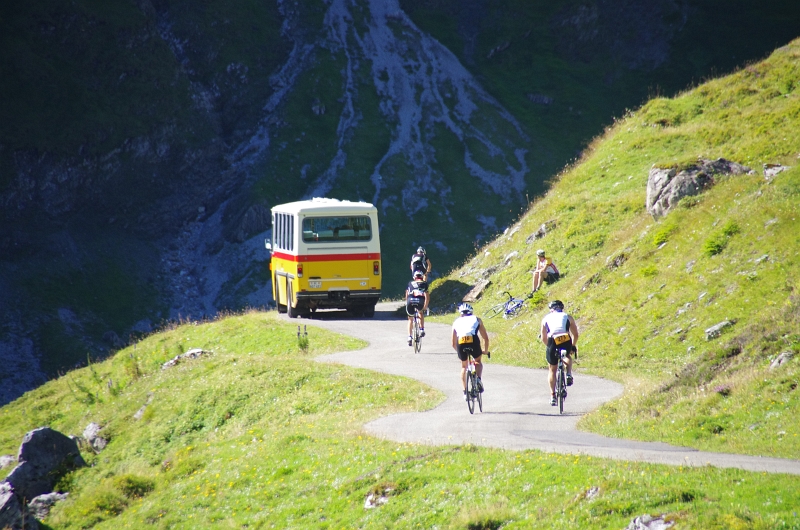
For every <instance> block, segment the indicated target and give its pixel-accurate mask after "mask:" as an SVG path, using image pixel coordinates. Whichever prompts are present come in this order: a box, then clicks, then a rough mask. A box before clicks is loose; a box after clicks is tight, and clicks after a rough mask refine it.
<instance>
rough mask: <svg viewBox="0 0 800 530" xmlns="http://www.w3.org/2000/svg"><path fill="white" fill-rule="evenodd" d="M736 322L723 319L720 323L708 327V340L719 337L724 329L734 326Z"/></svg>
mask: <svg viewBox="0 0 800 530" xmlns="http://www.w3.org/2000/svg"><path fill="white" fill-rule="evenodd" d="M734 323H735V321H734V320H723V321H722V322H720V323H719V324H714V325H713V326H711V327H710V328H708V329H706V340H711V339H715V338H717V337H719V336H720V335H722V330H724V329H725V328H728V327H730V326H732V325H733V324H734Z"/></svg>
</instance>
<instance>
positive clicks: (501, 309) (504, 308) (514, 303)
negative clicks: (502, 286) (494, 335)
mask: <svg viewBox="0 0 800 530" xmlns="http://www.w3.org/2000/svg"><path fill="white" fill-rule="evenodd" d="M503 292H504V294H506V295H508V300H506V301H505V302H501V303H499V304H497V305H494V306H492V307H491V308H489V310H488V311H487V312H486V314H485V315H484V316H485V317H486V318H494V317H496V316H497V315H503V318H514V317H516V316H517V315H519V314H520V313H522V311H523V310H524V309H525V300H523V299H522V298H514V297H513V296H511V293H509V292H508V291H503Z"/></svg>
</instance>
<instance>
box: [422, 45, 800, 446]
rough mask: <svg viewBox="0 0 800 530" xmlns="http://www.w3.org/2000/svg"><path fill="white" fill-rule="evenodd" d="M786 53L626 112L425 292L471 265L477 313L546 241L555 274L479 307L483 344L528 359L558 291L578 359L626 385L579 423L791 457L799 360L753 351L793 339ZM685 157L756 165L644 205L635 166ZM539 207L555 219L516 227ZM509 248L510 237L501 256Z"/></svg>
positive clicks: (799, 115)
mask: <svg viewBox="0 0 800 530" xmlns="http://www.w3.org/2000/svg"><path fill="white" fill-rule="evenodd" d="M798 58H800V41H795V42H793V43H792V44H791V45H789V46H786V47H784V48H781V49H779V50H777V51H776V52H775V53H774V54H773V55H772V56H771V57H770V58H768V59H767V60H765V61H764V62H762V63H758V64H753V65H751V66H748V67H746V68H744V69H742V70H741V71H739V72H736V73H735V74H733V75H731V76H728V77H724V78H720V79H716V80H713V81H709V82H707V83H706V84H703V85H701V86H699V87H697V88H696V89H693V90H690V91H687V92H685V93H683V94H681V95H679V96H677V97H675V98H671V99H670V98H657V99H654V100H652V101H651V102H649V103H647V104H646V105H644V106H643V107H642V108H641V109H639V110H637V111H635V112H629V113H628V114H627V115H626V116H625V117H624V118H623V119H620V120H618V121H617V122H616V123H615V124H614V126H613V127H610V128H609V129H608V130H607V131H606V133H605V134H604V135H603V136H602V137H600V138H597V139H596V140H595V141H594V142H593V143H592V145H591V146H590V149H588V150H587V151H586V152H585V154H584V156H583V157H582V159H581V160H580V161H578V162H576V164H575V165H573V166H571V167H568V168H566V169H565V171H564V172H563V173H562V174H561V175H560V176H559V177H558V178H557V179H555V181H554V183H553V188H552V189H551V191H550V192H548V193H547V194H546V195H545V196H544V197H543V198H541V199H540V200H538V201H537V202H536V203H534V204H533V205H532V206H531V208H530V209H529V211H528V212H527V213H526V214H525V215H524V216H523V217H522V218H521V219H520V220H519V221H518V223H517V224H515V225H514V226H513V227H512V229H511V230H509V232H508V234H507V235H503V236H500V237H499V238H497V239H496V240H495V241H493V242H491V243H489V244H487V245H486V246H485V247H484V248H482V249H480V250H479V251H478V253H477V254H475V255H474V256H473V258H472V259H470V260H468V261H467V262H466V263H465V264H464V265H462V266H461V267H459V268H457V269H456V270H454V271H453V273H451V274H450V275H449V276H448V277H447V278H444V279H442V280H440V281H439V282H437V283H436V284H434V290H433V292H432V298H433V300H434V305H436V300H437V299H439V297H440V291H439V289H440V288H441V289H442V291H441V298H442V299H444V300H447V301H448V302H449V303H452V302H453V301H455V300H451V299H453V298H455V297H454V294H453V292H451V290H452V288H451V287H450V286H453V285H462V286H464V287H465V288H468V287H469V285H471V284H473V283H474V282H475V281H477V279H478V278H481V277H483V275H484V274H485V272H484V271H487V270H489V271H492V270H494V272H493V273H492V274H490V275H489V279H490V280H491V282H492V283H491V285H490V286H489V287H488V288H487V290H486V292H485V294H484V296H483V298H482V300H480V301H479V302H478V303H477V304H475V305H476V310H477V311H478V313H481V312H482V311H485V310H486V309H488V308H489V307H491V306H492V305H494V304H495V303H497V302H499V301H501V299H502V297H503V295H502V291H505V290H508V291H510V292H512V293H513V294H515V295H517V296H520V295H522V294H523V293H526V292H529V291H530V289H531V278H530V274H528V272H527V271H528V270H530V269H531V268H532V264H533V262H534V259H535V255H534V253H535V250H536V248H545V249H547V251H548V255H549V256H552V257H553V258H554V260H555V262H556V264H557V265H558V266H559V268H560V270H561V271H562V279H561V281H559V282H558V283H556V284H553V285H550V286H546V287H545V290H544V291H540V292H541V293H542V294H541V295H540V297H536V298H534V299H532V300H531V301H529V304H530V306H531V308H532V309H533V311H529V312H528V313H526V314H524V315H522V316H521V317H520V318H518V319H515V320H512V321H504V320H502V319H493V320H490V321H488V322H487V326H488V329H489V331H490V333H491V334H492V335H493V346H492V352H493V354H494V355H493V356H492V358H493V359H494V358H495V356H496V358H497V360H498V361H499V362H504V363H511V364H518V365H522V366H535V367H544V366H545V361H544V355H543V348H542V346H541V344H540V343H539V341H538V339H537V338H536V336H537V335H538V332H539V325H540V321H541V318H542V316H543V315H544V312H545V303H546V301H547V300H550V299H554V298H559V299H561V300H564V301H565V302H566V306H567V311H568V312H569V313H571V314H573V315H574V316H575V317H576V318H577V321H578V323H579V326H580V327H581V330H582V333H581V339H580V342H579V346H580V349H581V363H580V369H581V371H585V372H589V373H593V374H597V375H602V376H605V377H610V378H612V379H615V380H618V381H620V382H622V383H624V384H625V386H626V392H625V394H624V396H623V397H622V398H621V399H619V400H617V401H616V402H615V403H611V404H608V405H606V406H604V407H602V408H601V409H600V410H598V411H597V412H595V413H593V414H590V415H589V416H587V417H586V418H584V419H583V420H582V422H581V424H580V425H581V426H582V427H583V428H585V429H588V430H592V431H594V432H598V433H601V434H605V435H609V436H615V437H635V438H638V439H642V440H661V441H666V442H669V443H673V444H676V445H684V446H690V447H697V448H699V449H705V450H713V451H724V452H739V453H746V454H756V455H759V454H764V455H772V456H782V457H790V458H791V457H794V458H796V457H797V455H798V454H800V439H799V435H800V429H798V427H797V425H798V424H797V422H794V421H792V420H791V418H793V417H794V415H796V411H797V410H798V396H800V394H799V393H798V391H797V390H796V388H797V382H798V379H800V374H799V373H798V363H797V362H796V360H795V361H790V362H789V363H788V364H786V365H784V366H782V367H781V368H779V369H776V370H770V369H769V364H770V362H771V361H772V360H773V359H774V358H775V357H777V356H778V355H779V354H780V353H781V352H784V351H790V352H797V351H800V335H799V334H798V332H797V329H798V328H799V326H798V322H799V321H798V311H800V309H799V308H800V284H798V283H797V278H798V277H800V265H798V263H800V262H799V261H798V259H797V258H798V251H797V249H798V248H800V237H798V235H797V234H800V222H799V221H798V216H797V213H796V212H797V204H798V199H800V168H798V161H799V160H798V153H800V134H798V132H797V131H800V92H798V90H797V88H796V87H797V86H798V80H800V68H799V67H798V64H800V61H798ZM787 87H788V88H787ZM701 157H702V158H708V159H715V158H718V157H724V158H726V159H729V160H732V161H735V162H739V163H742V164H745V165H748V166H749V167H751V168H752V169H754V170H755V171H756V174H753V175H740V176H730V177H727V176H718V177H716V184H715V186H714V187H713V188H712V189H710V190H708V191H706V192H704V193H703V194H701V195H698V196H695V197H692V198H690V199H688V200H684V201H682V202H681V203H680V204H679V205H678V207H677V208H675V209H674V210H673V211H672V212H671V213H670V214H669V215H668V216H667V217H665V218H662V219H660V220H658V221H654V220H653V218H652V217H651V216H650V215H649V214H647V212H645V210H644V202H645V186H646V182H647V175H648V171H649V169H650V168H651V167H652V166H654V165H655V166H658V167H684V166H686V165H687V164H688V163H689V162H691V161H694V160H696V159H697V158H701ZM776 162H779V163H783V164H785V165H788V166H791V167H792V169H790V170H788V171H785V172H783V173H780V174H779V175H778V177H776V179H775V180H773V181H772V182H768V181H766V180H765V179H764V177H763V176H762V175H761V171H762V165H763V164H766V163H776ZM549 220H554V221H555V229H554V230H552V231H551V232H549V233H548V234H547V235H546V236H545V237H544V238H543V239H540V240H538V241H536V242H535V243H531V244H527V243H526V238H528V236H530V235H531V234H532V233H534V232H535V231H536V230H537V229H538V228H539V226H541V225H542V223H544V222H546V221H549ZM513 251H517V252H519V255H518V256H517V257H516V258H514V259H512V260H511V261H510V263H509V264H508V265H505V264H504V258H505V256H508V255H509V254H510V253H511V252H513ZM444 286H448V287H447V288H446V289H444V288H443V287H444ZM463 292H465V291H463ZM463 292H462V294H463ZM537 295H539V293H537ZM439 318H440V319H441V320H443V321H444V320H447V319H448V318H451V317H439ZM723 320H731V321H733V322H734V325H733V326H731V327H730V328H728V329H727V330H726V331H725V333H723V335H722V336H721V337H718V338H716V339H713V340H706V338H705V333H704V330H705V329H706V328H709V327H711V326H713V325H714V324H717V323H719V322H721V321H723Z"/></svg>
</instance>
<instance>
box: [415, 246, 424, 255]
mask: <svg viewBox="0 0 800 530" xmlns="http://www.w3.org/2000/svg"><path fill="white" fill-rule="evenodd" d="M417 254H425V249H424V248H422V247H419V248H417Z"/></svg>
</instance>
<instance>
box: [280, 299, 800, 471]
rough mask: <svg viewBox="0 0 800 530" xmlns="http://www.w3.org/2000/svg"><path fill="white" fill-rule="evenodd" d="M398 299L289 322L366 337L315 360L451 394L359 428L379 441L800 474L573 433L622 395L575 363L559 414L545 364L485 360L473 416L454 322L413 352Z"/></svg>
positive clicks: (799, 464)
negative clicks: (361, 313) (359, 346)
mask: <svg viewBox="0 0 800 530" xmlns="http://www.w3.org/2000/svg"><path fill="white" fill-rule="evenodd" d="M397 305H398V304H397V303H386V304H379V305H378V307H377V311H376V314H375V317H374V318H373V319H368V320H361V319H355V318H352V317H349V316H347V315H346V313H344V312H342V311H318V312H317V313H316V314H315V315H314V316H313V318H302V319H297V320H292V321H290V322H292V323H297V324H308V325H314V326H320V327H323V328H326V329H329V330H332V331H336V332H338V333H342V334H345V335H350V336H353V337H357V338H360V339H363V340H366V341H368V342H369V346H367V348H365V349H363V350H358V351H350V352H340V353H335V354H332V355H326V356H322V357H319V358H318V359H317V360H318V361H321V362H329V363H341V364H345V365H348V366H354V367H358V368H367V369H370V370H376V371H379V372H385V373H388V374H395V375H402V376H407V377H411V378H414V379H417V380H419V381H422V382H423V383H425V384H427V385H430V386H431V387H434V388H436V389H438V390H440V391H442V392H443V393H444V394H445V395H446V396H447V399H446V400H445V401H444V402H443V403H441V404H440V405H439V406H437V407H435V408H434V409H432V410H428V411H425V412H414V413H406V414H395V415H392V416H387V417H384V418H380V419H378V420H375V421H372V422H370V423H368V424H366V425H365V426H364V428H365V430H366V431H367V432H369V433H370V434H372V435H374V436H376V437H378V438H384V439H390V440H395V441H400V442H413V443H418V444H428V445H449V444H466V443H470V444H475V445H480V446H486V447H496V448H501V449H511V450H521V449H539V450H542V451H546V452H555V453H562V454H575V455H591V456H596V457H604V458H613V459H617V460H629V461H639V462H651V463H657V464H669V465H678V466H692V467H699V466H706V465H708V466H714V467H721V468H739V469H744V470H747V471H763V472H769V473H788V474H794V475H800V460H788V459H782V458H770V457H758V456H745V455H736V454H728V453H709V452H704V451H698V450H696V449H691V448H687V447H677V446H672V445H669V444H665V443H657V442H639V441H635V440H625V439H618V438H606V437H604V436H599V435H596V434H592V433H587V432H582V431H578V430H577V429H576V427H575V426H576V424H577V422H578V420H579V419H580V417H581V416H582V415H584V414H586V413H587V412H589V411H591V410H593V409H595V408H597V407H598V406H600V405H601V404H602V403H604V402H606V401H610V400H612V399H615V398H617V397H619V396H620V395H621V394H622V386H621V385H619V384H617V383H614V382H612V381H608V380H605V379H602V378H599V377H594V376H589V375H583V374H581V373H580V370H579V368H576V370H575V371H574V375H575V384H574V385H573V386H571V387H569V395H568V396H567V399H566V402H565V405H564V414H559V413H558V408H557V407H553V406H551V405H550V391H549V388H548V385H547V370H537V369H529V368H519V367H515V366H504V365H501V364H496V363H494V362H492V360H491V359H487V360H485V365H484V372H483V378H482V380H483V383H484V387H485V389H486V390H485V392H484V395H483V413H480V412H478V410H477V407H476V411H475V414H474V415H470V413H469V410H468V409H467V405H466V403H465V402H464V398H463V394H462V388H461V382H460V363H459V361H458V358H457V357H456V355H455V352H454V351H453V349H452V347H451V345H450V333H451V329H450V327H449V326H446V325H442V324H433V323H429V324H426V326H425V332H426V336H425V338H424V339H422V351H421V352H420V353H419V354H415V353H414V351H413V348H411V347H409V346H408V345H407V343H406V340H407V336H408V333H407V328H406V322H405V321H403V320H399V319H398V318H397V317H396V316H395V315H396V313H395V312H394V309H395V308H396V307H397ZM287 321H288V319H287ZM532 340H535V338H533V337H532ZM542 355H544V352H542Z"/></svg>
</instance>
